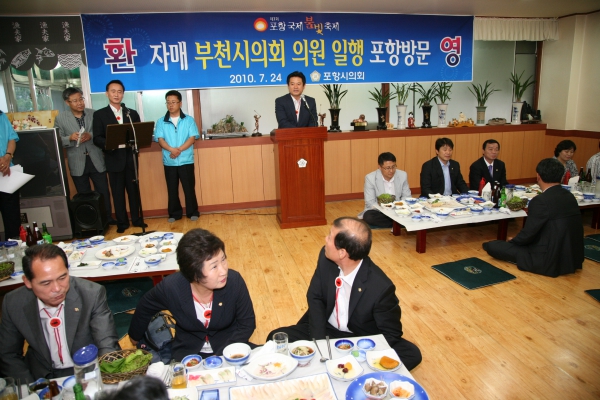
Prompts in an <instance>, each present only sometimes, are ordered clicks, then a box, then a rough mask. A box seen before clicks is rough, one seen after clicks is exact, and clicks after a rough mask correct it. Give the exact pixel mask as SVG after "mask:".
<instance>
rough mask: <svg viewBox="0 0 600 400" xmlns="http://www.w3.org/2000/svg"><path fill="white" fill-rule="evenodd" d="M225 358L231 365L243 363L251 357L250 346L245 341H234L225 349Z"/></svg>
mask: <svg viewBox="0 0 600 400" xmlns="http://www.w3.org/2000/svg"><path fill="white" fill-rule="evenodd" d="M223 358H225V361H227V363H228V364H230V365H242V364H245V363H246V361H248V359H249V358H250V346H248V345H247V344H245V343H232V344H230V345H228V346H226V347H225V348H224V349H223Z"/></svg>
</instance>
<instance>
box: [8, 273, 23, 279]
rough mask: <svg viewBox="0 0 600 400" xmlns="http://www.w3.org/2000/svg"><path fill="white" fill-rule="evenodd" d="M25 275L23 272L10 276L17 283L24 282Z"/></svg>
mask: <svg viewBox="0 0 600 400" xmlns="http://www.w3.org/2000/svg"><path fill="white" fill-rule="evenodd" d="M23 275H24V273H23V271H15V272H13V273H12V274H10V278H11V279H14V280H17V281H21V280H23Z"/></svg>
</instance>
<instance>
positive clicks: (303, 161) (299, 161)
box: [298, 158, 308, 168]
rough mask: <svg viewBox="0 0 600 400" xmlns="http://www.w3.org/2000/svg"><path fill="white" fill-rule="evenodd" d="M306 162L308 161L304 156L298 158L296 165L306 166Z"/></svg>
mask: <svg viewBox="0 0 600 400" xmlns="http://www.w3.org/2000/svg"><path fill="white" fill-rule="evenodd" d="M306 164H308V161H306V160H305V159H304V158H301V159H299V160H298V167H300V168H306Z"/></svg>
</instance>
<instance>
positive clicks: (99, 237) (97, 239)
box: [88, 235, 104, 243]
mask: <svg viewBox="0 0 600 400" xmlns="http://www.w3.org/2000/svg"><path fill="white" fill-rule="evenodd" d="M88 240H89V241H90V243H94V242H101V241H103V240H104V236H102V235H98V236H92V237H91V238H89V239H88Z"/></svg>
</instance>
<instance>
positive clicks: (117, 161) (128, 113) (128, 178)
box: [93, 80, 148, 233]
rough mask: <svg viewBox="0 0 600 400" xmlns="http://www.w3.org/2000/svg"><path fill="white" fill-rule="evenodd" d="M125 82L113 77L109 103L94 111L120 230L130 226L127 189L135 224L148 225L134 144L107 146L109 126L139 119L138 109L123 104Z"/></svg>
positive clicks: (96, 138) (96, 141)
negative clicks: (112, 148)
mask: <svg viewBox="0 0 600 400" xmlns="http://www.w3.org/2000/svg"><path fill="white" fill-rule="evenodd" d="M124 95H125V86H124V85H123V82H121V81H119V80H113V81H110V82H108V84H107V85H106V97H108V102H109V104H108V106H106V107H104V108H101V109H99V110H98V111H96V112H95V113H94V124H93V126H94V144H95V145H96V146H98V147H100V148H101V149H102V150H104V159H105V162H106V170H107V171H108V178H109V181H110V189H111V191H112V198H113V203H114V206H115V214H116V216H117V232H118V233H123V232H125V229H127V228H129V218H128V217H127V209H126V208H125V190H126V189H127V197H128V198H129V212H130V213H131V221H132V222H133V226H138V227H144V228H145V227H147V226H148V225H146V224H145V223H144V219H143V218H142V216H141V213H140V201H139V198H138V192H137V188H136V186H135V183H134V180H135V169H134V165H133V152H132V150H131V147H129V146H128V147H126V148H124V149H116V150H106V149H105V145H106V126H107V125H116V124H123V123H125V124H129V123H130V121H131V122H140V116H139V114H138V113H137V111H135V110H132V109H130V108H126V107H123V106H124V105H125V104H122V103H121V101H122V100H123V96H124Z"/></svg>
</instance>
